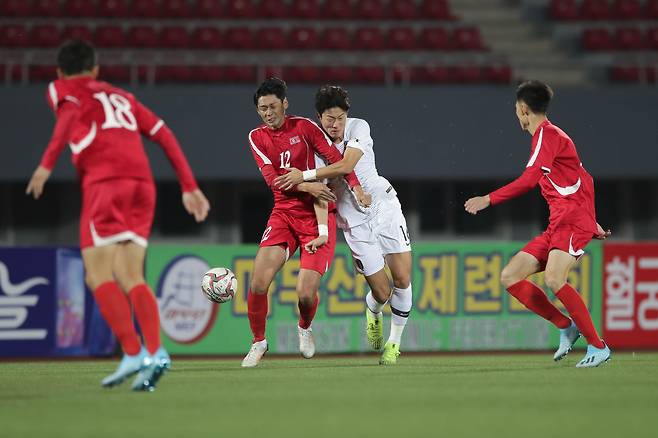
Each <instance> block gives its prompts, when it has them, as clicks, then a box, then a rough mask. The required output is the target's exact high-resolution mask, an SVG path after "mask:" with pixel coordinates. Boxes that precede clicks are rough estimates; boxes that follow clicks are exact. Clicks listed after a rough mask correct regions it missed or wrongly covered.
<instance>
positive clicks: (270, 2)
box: [258, 0, 288, 18]
mask: <svg viewBox="0 0 658 438" xmlns="http://www.w3.org/2000/svg"><path fill="white" fill-rule="evenodd" d="M258 13H259V15H260V16H261V17H262V18H283V17H287V16H288V5H287V4H286V2H285V1H284V0H267V1H265V2H261V3H260V5H259V6H258Z"/></svg>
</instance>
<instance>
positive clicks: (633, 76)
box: [610, 65, 641, 83]
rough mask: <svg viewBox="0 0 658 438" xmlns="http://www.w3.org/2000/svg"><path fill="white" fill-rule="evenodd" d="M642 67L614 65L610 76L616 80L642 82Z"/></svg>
mask: <svg viewBox="0 0 658 438" xmlns="http://www.w3.org/2000/svg"><path fill="white" fill-rule="evenodd" d="M640 76H641V73H640V69H639V68H638V67H637V66H634V65H633V66H618V65H617V66H614V67H612V70H611V71H610V78H611V79H612V80H613V81H615V82H624V83H637V82H640Z"/></svg>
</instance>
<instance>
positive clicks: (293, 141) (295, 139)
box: [290, 135, 301, 144]
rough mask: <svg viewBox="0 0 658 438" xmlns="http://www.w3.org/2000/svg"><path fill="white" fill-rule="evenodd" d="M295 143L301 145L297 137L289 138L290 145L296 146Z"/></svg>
mask: <svg viewBox="0 0 658 438" xmlns="http://www.w3.org/2000/svg"><path fill="white" fill-rule="evenodd" d="M297 143H301V140H300V139H299V136H298V135H296V136H294V137H291V138H290V144H297Z"/></svg>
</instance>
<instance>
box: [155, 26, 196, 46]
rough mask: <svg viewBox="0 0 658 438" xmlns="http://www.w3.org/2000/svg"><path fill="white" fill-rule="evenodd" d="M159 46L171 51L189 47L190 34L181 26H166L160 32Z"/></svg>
mask: <svg viewBox="0 0 658 438" xmlns="http://www.w3.org/2000/svg"><path fill="white" fill-rule="evenodd" d="M160 46H161V47H169V48H172V49H184V48H187V47H190V34H189V33H188V31H187V29H186V28H184V27H183V26H166V27H163V28H162V30H160Z"/></svg>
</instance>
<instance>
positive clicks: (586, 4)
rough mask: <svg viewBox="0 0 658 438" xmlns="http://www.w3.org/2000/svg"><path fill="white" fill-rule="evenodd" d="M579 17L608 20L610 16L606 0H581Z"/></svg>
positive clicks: (608, 4)
mask: <svg viewBox="0 0 658 438" xmlns="http://www.w3.org/2000/svg"><path fill="white" fill-rule="evenodd" d="M580 17H581V18H582V19H584V20H608V19H609V18H610V17H611V11H610V3H609V2H608V0H583V3H582V5H581V7H580Z"/></svg>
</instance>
